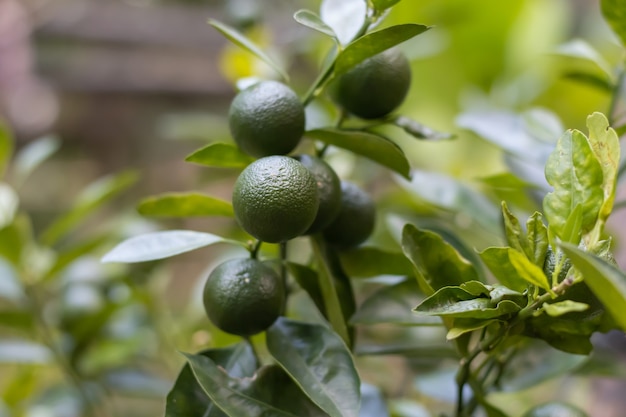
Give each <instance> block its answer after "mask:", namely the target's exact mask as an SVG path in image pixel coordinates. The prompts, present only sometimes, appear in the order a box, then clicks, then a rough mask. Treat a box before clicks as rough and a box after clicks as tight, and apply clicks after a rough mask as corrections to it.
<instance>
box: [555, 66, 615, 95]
mask: <svg viewBox="0 0 626 417" xmlns="http://www.w3.org/2000/svg"><path fill="white" fill-rule="evenodd" d="M563 77H564V78H565V79H568V80H572V81H575V82H578V83H581V84H586V85H588V86H591V87H593V88H597V89H598V90H600V91H602V92H605V93H609V94H612V93H613V88H614V86H613V83H612V82H611V80H610V79H607V78H606V76H603V75H596V74H591V73H588V72H585V71H582V70H578V71H576V70H574V71H565V72H564V73H563Z"/></svg>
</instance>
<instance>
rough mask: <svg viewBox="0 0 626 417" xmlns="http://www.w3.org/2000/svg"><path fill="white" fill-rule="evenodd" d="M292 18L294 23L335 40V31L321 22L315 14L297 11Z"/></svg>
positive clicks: (303, 10)
mask: <svg viewBox="0 0 626 417" xmlns="http://www.w3.org/2000/svg"><path fill="white" fill-rule="evenodd" d="M293 18H294V19H295V21H296V22H298V23H300V24H301V25H304V26H306V27H309V28H311V29H313V30H316V31H318V32H321V33H323V34H324V35H327V36H330V37H331V38H333V39H337V34H335V31H334V30H333V28H331V27H330V26H328V25H327V24H326V23H325V22H324V21H323V20H322V18H321V17H320V16H319V15H318V14H317V13H315V12H312V11H310V10H305V9H302V10H298V11H297V12H296V13H295V14H294V15H293Z"/></svg>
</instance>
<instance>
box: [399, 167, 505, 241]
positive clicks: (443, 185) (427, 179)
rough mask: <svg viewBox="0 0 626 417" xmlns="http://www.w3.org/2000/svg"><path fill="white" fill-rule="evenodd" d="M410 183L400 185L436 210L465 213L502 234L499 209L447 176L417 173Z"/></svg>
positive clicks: (490, 229)
mask: <svg viewBox="0 0 626 417" xmlns="http://www.w3.org/2000/svg"><path fill="white" fill-rule="evenodd" d="M411 177H412V179H411V181H410V182H407V181H402V180H400V179H398V184H400V186H401V187H402V188H404V189H405V190H407V191H408V192H409V193H411V195H414V196H416V197H417V198H419V199H420V200H424V201H426V202H428V203H430V204H432V205H435V206H437V207H440V208H443V209H446V210H450V211H453V212H458V213H462V214H463V215H464V216H466V217H467V218H468V221H476V222H477V223H479V224H480V225H481V226H483V228H485V229H487V230H488V231H490V232H493V233H494V234H495V233H497V234H500V233H501V229H500V227H499V224H500V222H501V215H500V209H499V208H498V207H497V206H496V205H495V204H493V203H492V202H491V201H490V200H489V199H488V198H487V197H485V196H484V195H483V194H481V193H479V192H477V191H475V190H474V189H472V188H470V187H469V186H467V185H466V184H464V183H462V182H460V181H458V180H457V179H455V178H451V177H449V176H447V175H443V174H439V173H435V172H429V171H421V170H417V169H414V170H413V171H412V172H411Z"/></svg>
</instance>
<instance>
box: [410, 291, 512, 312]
mask: <svg viewBox="0 0 626 417" xmlns="http://www.w3.org/2000/svg"><path fill="white" fill-rule="evenodd" d="M519 310H520V306H519V305H517V304H516V303H515V302H513V301H510V300H503V301H500V302H499V303H497V304H494V303H493V302H492V301H491V299H490V298H478V297H476V296H475V295H473V294H470V293H468V292H467V291H465V290H463V289H462V288H460V287H445V288H441V289H440V290H438V291H437V292H436V293H434V294H433V295H431V296H430V297H428V298H427V299H426V300H424V301H423V302H422V303H421V304H420V305H418V306H417V307H416V308H415V309H414V311H415V312H417V313H420V314H426V315H430V316H439V317H453V318H470V319H493V318H497V317H501V316H504V315H509V314H512V313H516V312H518V311H519Z"/></svg>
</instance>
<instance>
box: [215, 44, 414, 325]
mask: <svg viewBox="0 0 626 417" xmlns="http://www.w3.org/2000/svg"><path fill="white" fill-rule="evenodd" d="M410 75H411V72H410V67H409V64H408V61H407V59H406V57H405V56H404V55H403V54H401V53H400V52H398V51H396V50H393V49H392V50H387V51H385V52H382V53H380V54H378V55H376V56H374V57H371V58H369V59H367V60H365V61H363V62H362V63H360V64H359V65H357V66H356V67H354V68H353V69H352V70H351V71H349V72H347V73H345V74H342V75H341V76H339V77H337V78H336V79H335V80H333V82H332V83H331V84H330V86H329V93H330V96H331V97H332V99H333V100H334V101H335V102H336V103H337V104H338V105H340V106H341V107H342V108H343V109H344V110H345V111H346V112H348V113H350V114H352V115H354V116H356V117H360V118H363V119H374V118H380V117H383V116H386V115H387V114H389V113H390V112H392V111H393V110H395V108H396V107H398V106H399V105H400V104H401V103H402V101H403V100H404V98H405V97H406V94H407V92H408V88H409V84H410V79H411V76H410ZM229 127H230V131H231V134H232V136H233V139H234V140H235V143H236V144H237V146H238V147H239V148H240V149H241V150H242V151H243V152H245V153H247V154H249V155H251V156H253V157H256V158H259V159H257V160H256V161H254V162H252V163H251V164H250V165H248V166H247V167H246V168H245V169H244V170H243V171H242V172H241V174H240V175H239V177H238V178H237V180H236V182H235V186H234V189H233V194H232V203H233V209H234V212H235V218H236V220H237V222H238V224H239V225H240V226H241V227H242V228H243V229H244V230H245V231H246V232H247V233H249V234H250V235H252V236H253V237H255V238H256V239H258V241H259V242H267V243H284V242H287V241H288V240H291V239H293V238H296V237H298V236H302V235H312V234H317V233H320V234H321V235H322V236H323V238H324V239H325V241H326V242H327V243H328V244H329V245H331V246H333V247H336V248H338V249H342V248H349V247H354V246H358V245H359V244H361V243H363V242H364V241H365V240H366V239H367V238H368V237H369V236H370V235H371V233H372V231H373V230H374V222H375V217H376V212H375V206H374V202H373V200H372V199H371V197H370V196H369V195H368V194H367V193H366V192H365V191H364V190H362V189H361V188H359V187H358V186H357V185H355V184H353V183H351V182H347V181H342V180H340V179H339V177H338V176H337V174H336V173H335V171H334V170H333V169H332V167H331V166H330V165H329V164H328V163H326V162H325V161H324V160H323V159H322V157H321V155H317V156H313V155H309V154H298V155H293V156H287V154H289V153H291V152H292V151H294V150H295V149H296V147H298V145H299V143H300V141H301V139H302V137H303V136H304V133H305V110H304V105H303V104H302V102H301V101H300V99H299V98H298V96H297V94H296V93H295V92H294V91H293V90H292V89H291V88H290V87H288V86H287V85H285V84H283V83H280V82H277V81H260V82H258V83H256V84H254V85H252V86H249V87H248V88H246V89H244V90H242V91H241V92H239V93H238V94H237V96H236V97H235V98H234V100H233V101H232V104H231V107H230V111H229ZM284 300H285V285H284V280H283V279H282V278H281V277H279V275H278V274H277V273H276V272H275V271H274V270H273V269H272V268H270V267H268V266H266V265H265V264H263V263H262V262H261V261H258V260H257V259H248V258H241V259H234V260H229V261H227V262H225V263H223V264H221V265H219V266H218V267H217V268H216V269H215V270H213V272H211V274H210V275H209V278H208V280H207V282H206V285H205V287H204V305H205V309H206V312H207V315H208V316H209V318H210V319H211V321H212V322H213V323H214V324H215V325H216V326H217V327H218V328H220V329H222V330H224V331H226V332H229V333H232V334H237V335H241V336H250V335H252V334H255V333H258V332H260V331H263V330H265V329H266V328H267V327H268V326H270V325H271V324H272V323H273V322H274V321H275V319H276V318H277V317H278V316H279V315H280V314H281V313H282V311H283V309H284V302H285V301H284Z"/></svg>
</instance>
